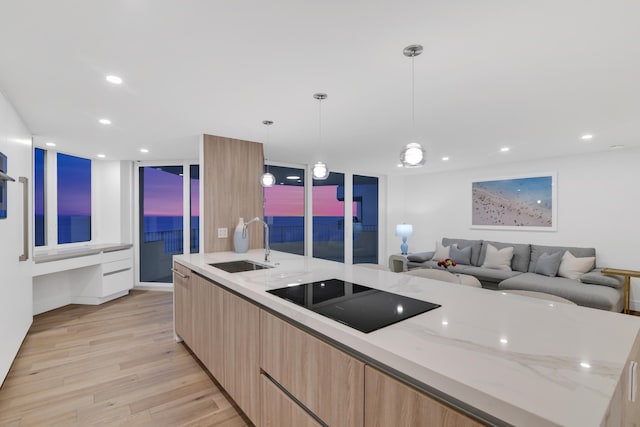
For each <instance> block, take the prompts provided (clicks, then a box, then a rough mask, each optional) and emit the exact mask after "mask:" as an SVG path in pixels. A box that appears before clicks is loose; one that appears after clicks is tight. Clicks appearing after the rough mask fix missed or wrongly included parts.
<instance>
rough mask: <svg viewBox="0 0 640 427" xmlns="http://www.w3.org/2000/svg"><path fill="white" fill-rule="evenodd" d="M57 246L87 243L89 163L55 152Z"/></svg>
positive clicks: (89, 225) (89, 194)
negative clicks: (56, 154)
mask: <svg viewBox="0 0 640 427" xmlns="http://www.w3.org/2000/svg"><path fill="white" fill-rule="evenodd" d="M57 178H58V188H57V199H58V243H59V244H62V243H75V242H88V241H90V240H91V160H89V159H83V158H81V157H75V156H70V155H67V154H61V153H58V156H57Z"/></svg>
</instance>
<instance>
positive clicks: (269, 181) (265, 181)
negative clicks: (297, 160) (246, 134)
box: [260, 120, 276, 187]
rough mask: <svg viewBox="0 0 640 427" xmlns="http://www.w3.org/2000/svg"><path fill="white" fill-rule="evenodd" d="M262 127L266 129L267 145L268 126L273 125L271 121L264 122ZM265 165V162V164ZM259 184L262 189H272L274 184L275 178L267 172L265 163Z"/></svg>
mask: <svg viewBox="0 0 640 427" xmlns="http://www.w3.org/2000/svg"><path fill="white" fill-rule="evenodd" d="M262 124H263V125H265V126H266V127H267V144H268V143H269V126H271V125H272V124H273V122H272V121H271V120H264V121H263V122H262ZM265 163H266V162H265ZM260 183H261V184H262V186H263V187H272V186H273V184H275V183H276V177H275V176H273V174H272V173H270V172H269V164H268V163H267V171H266V172H265V173H264V174H263V175H262V177H261V178H260Z"/></svg>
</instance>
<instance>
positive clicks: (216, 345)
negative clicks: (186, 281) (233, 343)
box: [190, 274, 224, 386]
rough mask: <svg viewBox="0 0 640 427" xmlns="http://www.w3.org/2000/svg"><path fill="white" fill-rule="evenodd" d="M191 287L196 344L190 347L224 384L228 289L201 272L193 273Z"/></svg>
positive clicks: (194, 342)
mask: <svg viewBox="0 0 640 427" xmlns="http://www.w3.org/2000/svg"><path fill="white" fill-rule="evenodd" d="M191 287H192V289H191V299H192V301H191V307H192V310H191V312H192V315H191V319H192V329H193V339H192V341H193V343H192V344H193V345H192V346H190V348H191V350H192V351H193V352H194V353H195V354H196V356H198V359H200V361H201V362H202V363H203V364H204V365H205V366H206V367H207V369H208V370H209V372H211V374H212V375H213V376H214V377H215V378H216V379H217V380H218V382H219V383H220V384H223V383H224V361H223V349H224V345H223V339H224V327H223V306H224V301H223V294H224V291H223V290H222V289H221V288H220V287H219V286H216V285H214V284H212V283H211V282H209V281H208V280H207V279H205V278H203V277H201V276H198V275H197V274H192V275H191ZM223 386H224V384H223Z"/></svg>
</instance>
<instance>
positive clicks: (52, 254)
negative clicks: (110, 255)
mask: <svg viewBox="0 0 640 427" xmlns="http://www.w3.org/2000/svg"><path fill="white" fill-rule="evenodd" d="M132 246H133V245H132V244H131V243H101V244H96V245H83V246H72V247H62V248H61V247H58V248H55V249H36V250H35V251H34V253H33V261H34V262H35V263H36V264H40V263H43V262H51V261H59V260H63V259H69V258H78V257H83V256H89V255H95V254H99V253H101V252H115V251H121V250H124V249H129V248H130V247H132Z"/></svg>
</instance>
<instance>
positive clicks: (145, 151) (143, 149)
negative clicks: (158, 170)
mask: <svg viewBox="0 0 640 427" xmlns="http://www.w3.org/2000/svg"><path fill="white" fill-rule="evenodd" d="M140 152H141V153H148V152H149V150H147V149H146V148H141V149H140Z"/></svg>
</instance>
